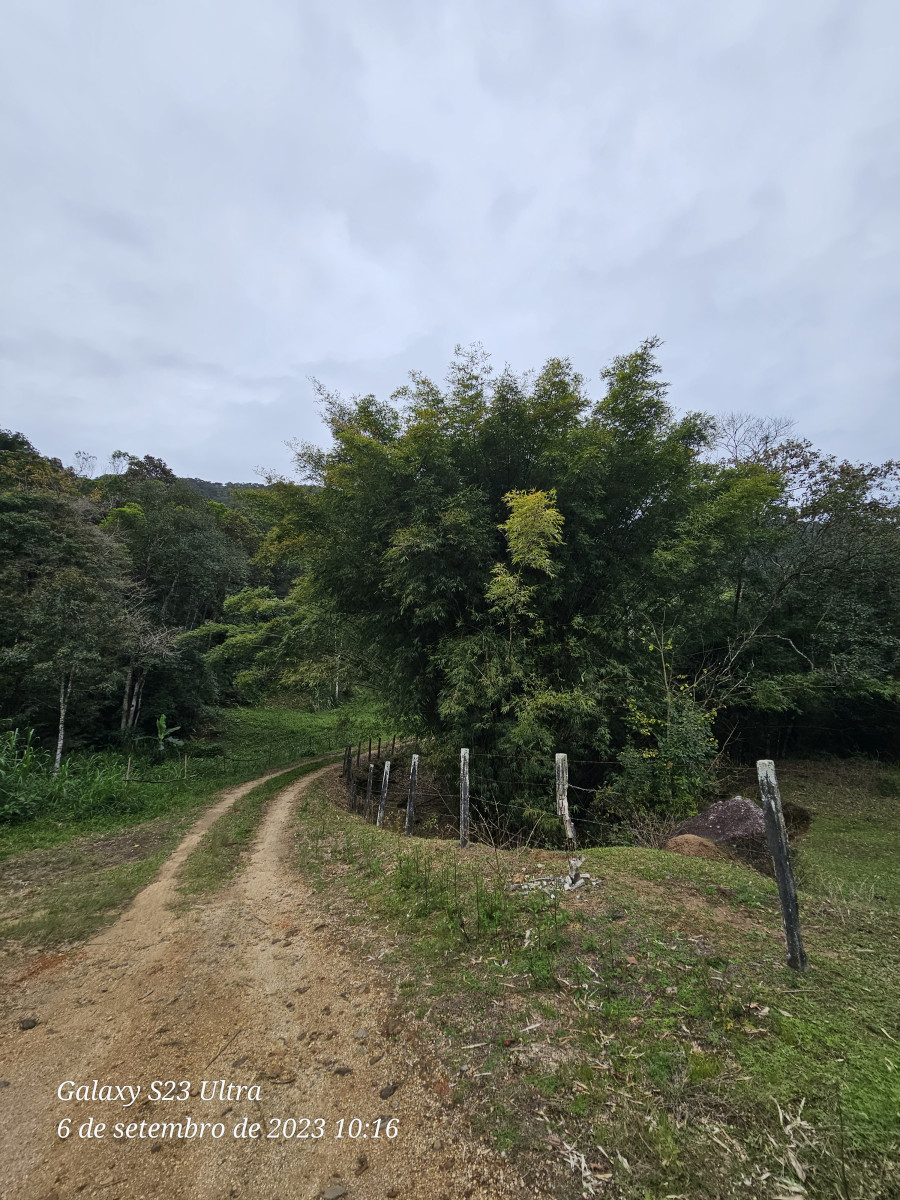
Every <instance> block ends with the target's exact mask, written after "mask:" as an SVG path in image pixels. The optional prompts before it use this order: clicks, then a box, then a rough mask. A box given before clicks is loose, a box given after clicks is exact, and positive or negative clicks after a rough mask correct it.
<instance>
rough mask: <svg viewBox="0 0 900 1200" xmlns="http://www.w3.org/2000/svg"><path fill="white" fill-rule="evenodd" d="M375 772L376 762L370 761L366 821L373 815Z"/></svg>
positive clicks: (364, 814)
mask: <svg viewBox="0 0 900 1200" xmlns="http://www.w3.org/2000/svg"><path fill="white" fill-rule="evenodd" d="M369 744H370V745H371V743H369ZM374 774H375V764H374V763H373V762H370V763H369V778H368V781H367V783H366V807H365V811H364V813H363V817H364V819H365V820H366V821H368V819H369V817H371V815H372V776H373V775H374Z"/></svg>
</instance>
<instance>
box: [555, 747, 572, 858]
mask: <svg viewBox="0 0 900 1200" xmlns="http://www.w3.org/2000/svg"><path fill="white" fill-rule="evenodd" d="M556 811H557V813H558V814H559V816H560V817H561V818H562V823H563V829H564V830H565V831H566V841H569V842H571V843H572V844H573V845H574V844H575V826H574V825H573V824H572V817H571V816H570V814H569V757H568V755H567V754H557V756H556Z"/></svg>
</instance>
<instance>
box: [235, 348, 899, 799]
mask: <svg viewBox="0 0 900 1200" xmlns="http://www.w3.org/2000/svg"><path fill="white" fill-rule="evenodd" d="M657 345H658V342H657V341H656V340H655V339H648V340H647V341H646V342H644V343H643V344H642V345H641V346H640V347H639V348H638V349H637V350H636V351H634V352H633V353H632V354H627V355H623V356H620V357H617V358H616V359H614V360H613V362H612V363H611V364H610V366H609V367H608V368H607V369H606V370H605V371H604V372H603V380H604V383H605V387H606V391H605V395H603V396H602V398H601V399H600V400H599V401H597V402H592V401H591V400H590V399H589V398H588V397H587V395H586V394H585V391H584V385H583V381H582V379H581V378H580V377H579V376H578V375H577V374H576V373H575V372H574V371H573V370H572V367H571V365H570V364H569V363H568V362H567V361H566V360H559V359H555V360H551V361H550V362H548V363H547V364H546V365H545V366H544V368H543V369H542V370H541V371H540V372H539V373H537V374H536V375H533V376H522V377H519V376H516V375H514V374H513V373H512V372H511V371H510V370H508V369H507V370H505V371H504V372H503V373H502V374H501V375H500V376H499V377H495V376H494V375H493V372H492V369H491V367H490V363H489V362H488V360H487V356H486V355H485V354H484V353H483V352H482V351H481V349H480V348H479V347H475V348H473V349H472V350H469V351H459V352H458V354H457V358H456V359H455V361H454V363H453V364H452V365H451V368H450V372H449V375H448V377H447V386H446V387H445V388H442V387H440V386H438V385H437V384H435V383H434V382H432V381H431V380H429V379H427V378H425V377H424V376H422V375H419V374H417V373H413V374H412V376H411V382H410V384H409V385H408V386H407V387H405V388H402V389H400V391H399V392H397V393H396V394H395V396H394V397H393V399H394V400H395V401H396V402H399V404H401V405H402V408H400V409H396V408H393V407H391V406H389V405H385V404H380V403H379V402H377V401H376V400H375V399H374V398H373V397H371V396H366V397H363V398H355V399H353V400H351V401H345V400H342V399H341V398H340V397H338V396H336V395H334V394H332V393H328V392H326V391H325V390H324V389H320V394H321V399H322V402H323V408H324V415H325V419H326V422H327V423H328V425H329V428H330V431H331V434H332V438H333V443H332V446H331V448H330V449H328V450H325V451H323V450H320V449H317V448H312V447H308V446H300V447H297V465H298V469H299V470H300V471H301V473H302V474H303V475H304V477H305V479H306V481H307V483H306V484H304V485H299V484H287V483H282V484H279V485H277V486H275V487H273V488H272V489H270V491H268V492H267V493H265V494H264V495H263V494H260V495H259V496H258V497H257V498H256V500H254V499H253V497H252V496H250V497H248V499H247V503H248V505H249V507H250V509H251V511H256V512H257V513H259V514H262V513H263V512H265V517H266V521H267V522H268V523H269V531H268V533H267V534H266V536H265V539H264V543H263V551H262V553H264V555H265V556H266V561H268V562H277V561H282V562H284V563H288V562H289V563H290V564H291V569H292V570H294V571H296V572H298V573H300V574H301V575H302V583H301V585H300V586H299V589H298V591H297V592H296V593H295V594H294V595H292V597H291V599H290V601H289V603H290V604H294V603H296V604H297V605H298V606H299V609H302V614H303V615H302V619H301V618H300V617H295V616H288V617H286V621H285V626H284V630H287V629H291V630H292V631H294V634H295V635H294V636H286V634H285V633H284V630H281V631H279V636H278V652H277V656H278V678H279V679H281V680H286V679H293V680H301V679H303V678H304V673H305V672H309V671H310V670H312V669H313V668H314V666H315V665H316V664H318V667H317V668H316V669H321V664H323V663H325V662H326V661H327V662H328V663H329V665H330V666H334V664H335V662H336V661H337V659H338V657H340V658H341V660H342V662H344V663H345V664H346V665H347V666H348V668H351V669H352V672H353V677H354V678H355V679H367V680H368V681H369V682H370V683H371V684H373V685H374V686H375V687H376V688H377V689H378V691H379V693H380V694H381V695H383V696H384V697H385V700H386V702H387V703H388V705H389V706H390V709H391V711H392V713H393V714H394V719H395V720H396V721H397V723H398V724H403V726H404V727H405V728H408V729H411V730H415V731H418V732H419V733H422V734H426V733H427V734H430V735H433V736H434V737H435V738H436V739H437V740H438V742H439V743H440V744H441V745H442V746H444V747H445V748H446V751H447V757H448V761H449V759H450V757H451V752H452V751H453V750H454V748H456V749H458V747H459V746H460V745H468V746H470V747H471V748H472V749H473V752H474V751H478V750H482V751H487V752H492V753H496V754H507V755H517V756H526V757H527V756H538V757H540V756H546V755H548V754H552V753H554V752H557V751H566V752H567V753H569V755H570V757H572V758H573V759H584V760H591V761H594V762H596V763H597V764H598V767H597V771H596V772H595V777H594V778H592V779H591V780H590V782H591V783H592V784H593V785H595V786H596V785H598V784H599V785H600V786H601V787H602V788H603V789H604V791H603V795H604V796H605V797H606V799H607V800H609V799H610V798H613V797H619V798H621V800H622V803H623V804H639V805H640V806H642V807H648V806H649V807H655V808H658V809H659V808H662V809H664V810H666V811H669V812H678V811H684V810H685V809H688V808H690V806H691V805H694V804H697V803H699V802H701V800H702V799H703V798H704V795H705V792H706V788H707V786H708V782H709V768H710V765H711V763H712V762H713V761H714V759H715V754H716V750H717V746H718V744H719V742H720V741H721V738H722V735H723V734H724V735H727V736H728V737H729V738H730V739H732V740H733V741H734V743H735V744H736V745H738V746H740V744H741V739H744V740H745V741H746V742H748V743H749V744H750V746H752V747H753V749H756V748H757V745H756V743H757V741H758V740H759V739H758V735H757V733H756V730H757V729H758V728H759V726H760V723H761V722H764V721H766V720H768V717H767V714H769V713H772V714H786V713H790V714H792V717H791V719H792V720H795V719H796V720H797V721H798V722H799V721H800V720H802V719H805V718H806V716H807V715H808V716H809V717H810V718H812V717H813V715H814V714H815V715H817V716H818V717H819V718H821V719H822V720H823V721H825V720H827V714H828V713H829V712H832V713H833V712H835V711H836V710H837V709H836V706H837V705H839V704H840V703H841V702H842V701H843V700H844V699H845V698H849V697H850V696H859V695H864V696H866V697H867V698H869V701H870V704H871V705H881V706H882V710H883V711H884V713H885V717H884V720H883V722H882V726H883V727H886V726H888V725H889V724H890V720H889V717H888V714H889V713H893V714H894V715H895V716H896V712H897V706H898V697H900V691H898V684H897V678H898V672H900V612H898V609H897V606H896V603H894V602H893V601H892V599H891V597H892V596H895V595H896V592H897V588H898V587H900V528H898V507H897V503H896V495H895V484H896V468H895V467H894V465H893V464H891V463H887V464H885V465H884V466H882V467H870V466H860V465H854V464H849V463H841V462H838V461H837V460H835V459H833V458H829V457H827V456H823V455H820V454H817V453H816V452H815V451H813V450H812V448H811V447H810V446H809V445H808V443H804V442H799V441H792V440H790V439H789V438H787V437H786V436H783V435H784V432H785V431H784V427H783V426H782V427H779V428H777V429H775V428H774V427H773V429H774V432H773V431H772V430H769V429H768V426H766V424H765V422H762V423H760V422H757V425H758V426H759V428H757V426H756V425H752V423H751V426H752V427H751V426H747V428H743V426H742V427H741V428H742V430H743V432H742V433H740V436H739V437H738V436H731V435H729V434H728V429H727V428H726V427H725V425H721V426H720V427H719V428H718V429H717V426H716V423H715V422H714V421H713V420H712V419H711V418H709V417H704V416H702V415H698V414H691V413H688V414H687V415H682V416H680V415H678V414H676V413H675V412H674V410H673V409H672V407H671V406H670V404H669V402H668V400H667V397H666V385H665V384H664V383H662V382H661V381H660V379H659V366H658V364H657V362H656V357H655V351H656V348H657ZM745 424H746V423H745ZM733 433H734V431H733V430H732V434H733ZM729 437H730V440H729ZM717 438H720V439H724V442H723V444H727V446H728V450H729V453H728V455H727V457H725V458H723V459H721V460H716V458H715V453H716V444H717ZM310 484H311V485H312V486H309V485H310ZM301 630H302V633H301V632H300V631H301ZM243 645H244V646H246V647H247V648H248V652H249V654H250V657H251V660H252V662H251V664H250V665H249V666H247V667H245V668H244V669H245V670H247V671H249V672H251V673H252V672H253V671H254V670H256V669H257V667H256V663H257V661H258V662H259V664H260V668H261V669H262V670H267V669H268V664H269V662H270V661H271V647H270V645H269V644H268V643H267V644H266V645H265V646H264V647H263V648H262V649H261V650H260V652H259V654H258V657H257V652H256V651H255V650H254V648H253V647H252V645H250V642H249V641H244V643H243ZM229 653H230V651H229ZM636 714H641V716H640V719H637V718H636ZM609 760H613V762H612V763H610V762H609ZM601 766H602V769H601ZM598 776H599V777H598ZM582 807H583V806H582Z"/></svg>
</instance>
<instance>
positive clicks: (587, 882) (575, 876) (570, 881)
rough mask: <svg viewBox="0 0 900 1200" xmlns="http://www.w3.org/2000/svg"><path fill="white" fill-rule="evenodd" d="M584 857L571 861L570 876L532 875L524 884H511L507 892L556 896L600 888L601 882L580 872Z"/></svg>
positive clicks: (571, 859)
mask: <svg viewBox="0 0 900 1200" xmlns="http://www.w3.org/2000/svg"><path fill="white" fill-rule="evenodd" d="M583 862H584V857H583V856H582V857H581V858H570V859H569V873H568V875H543V876H535V875H532V876H531V877H530V878H528V879H525V880H523V881H522V883H511V884H509V886H508V888H507V890H508V891H510V892H546V893H547V895H548V896H554V895H556V893H557V892H560V891H562V892H575V891H577V890H578V889H579V888H582V887H600V880H599V879H594V877H593V876H592V875H588V873H587V872H586V871H585V872H584V873H582V872H581V871H580V869H579V868H580V867H581V864H582V863H583Z"/></svg>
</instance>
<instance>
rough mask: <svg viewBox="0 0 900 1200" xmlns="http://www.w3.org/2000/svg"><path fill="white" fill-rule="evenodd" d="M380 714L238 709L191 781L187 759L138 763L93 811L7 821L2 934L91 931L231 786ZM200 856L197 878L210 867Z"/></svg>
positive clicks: (192, 761) (73, 935) (0, 888)
mask: <svg viewBox="0 0 900 1200" xmlns="http://www.w3.org/2000/svg"><path fill="white" fill-rule="evenodd" d="M375 720H376V715H375V712H374V709H373V708H372V707H371V706H369V705H366V704H362V703H356V704H354V705H348V706H347V708H346V710H345V709H336V710H327V711H325V712H321V713H308V712H295V711H292V710H290V709H285V708H259V709H240V710H231V711H228V712H225V713H223V715H222V721H221V729H220V731H219V733H218V737H217V740H216V743H214V744H213V745H212V747H211V748H212V749H215V748H216V747H219V748H220V749H222V750H224V752H225V753H224V756H223V755H221V754H217V755H215V756H211V757H199V756H196V757H194V756H191V757H189V759H188V764H187V766H188V771H187V778H185V777H184V760H183V758H180V757H176V756H173V758H172V760H171V761H170V762H167V763H162V764H159V763H151V762H148V761H143V762H142V761H140V760H135V761H134V762H133V764H132V775H133V780H132V781H129V783H128V785H127V787H125V788H124V789H123V788H121V787H118V786H117V788H111V789H110V790H109V792H108V797H109V798H108V800H107V801H106V802H101V803H98V804H97V805H95V806H92V808H91V809H90V811H87V812H81V814H80V815H78V816H75V817H71V816H69V817H66V816H65V814H63V813H59V812H55V811H51V812H49V813H45V814H44V815H42V816H40V817H37V818H35V819H34V820H30V821H22V822H19V823H17V824H3V825H0V939H2V940H4V941H6V942H8V944H9V945H10V947H11V948H15V947H19V946H39V947H52V946H57V945H60V944H62V943H70V942H77V941H79V940H82V939H83V938H85V937H87V936H89V935H90V933H91V932H93V930H95V929H96V928H98V927H99V926H100V925H102V924H104V923H106V922H107V921H110V920H112V919H114V917H115V916H116V915H117V914H118V913H119V912H120V911H121V910H122V908H123V907H124V906H125V905H126V904H127V903H128V902H129V901H130V900H131V898H132V897H133V896H134V895H135V893H136V892H137V891H138V890H140V888H141V887H143V886H144V885H145V884H146V883H147V882H148V881H149V880H150V879H152V877H153V875H154V874H155V872H156V871H157V870H158V868H159V866H160V864H161V863H162V862H163V861H164V860H165V858H166V857H167V856H168V855H169V854H171V852H172V851H173V850H174V848H175V846H177V844H178V842H179V841H180V840H181V838H182V837H183V836H184V834H185V833H186V832H187V830H188V829H189V828H190V826H191V824H192V823H193V821H195V820H196V819H197V814H198V813H199V812H200V811H201V810H202V809H203V808H205V807H207V806H208V805H209V804H211V803H212V802H213V800H214V798H215V796H216V795H217V793H218V792H219V791H220V790H221V789H222V788H223V787H226V786H230V785H234V784H238V783H243V782H245V781H247V780H249V779H253V778H256V777H257V776H259V775H261V774H263V773H264V772H265V771H267V770H274V769H277V768H278V767H280V766H283V765H287V764H288V763H289V762H291V761H297V759H299V758H302V757H303V756H304V754H308V753H310V750H312V752H313V753H317V752H319V751H321V750H322V749H333V748H340V746H341V745H342V744H343V741H344V739H347V740H349V738H350V734H351V732H352V733H355V734H356V735H357V736H358V737H362V736H363V735H364V734H366V735H367V734H368V732H369V730H370V729H371V728H372V727H373V723H374V721H375ZM95 757H96V756H95ZM109 757H110V759H111V760H112V759H114V758H116V756H112V755H111V756H109ZM118 758H119V759H121V761H117V762H116V763H115V764H114V772H115V776H116V779H117V780H118V784H121V779H123V778H124V773H125V770H126V760H125V759H122V758H121V756H118ZM111 770H112V768H111ZM120 777H121V778H120ZM276 786H283V784H278V785H276ZM244 819H245V821H246V823H245V826H243V829H244V833H243V834H240V833H239V832H238V833H235V836H234V838H231V836H230V835H226V833H225V832H224V831H222V832H221V834H220V836H221V839H222V841H223V842H224V841H229V840H234V841H235V842H238V843H239V841H240V837H241V836H245V837H249V836H250V829H251V826H252V820H251V819H250V817H249V809H248V815H247V816H246V817H245V818H244ZM223 849H225V850H226V855H225V860H223V861H227V860H228V858H229V855H230V854H231V852H232V851H234V852H235V853H238V854H239V849H236V848H235V847H224V846H223ZM199 862H200V860H198V864H196V870H197V879H198V880H199V879H200V877H201V876H202V875H203V874H204V871H205V870H206V868H204V869H203V870H201V868H200V866H199ZM198 886H199V884H198ZM201 890H202V888H201Z"/></svg>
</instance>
